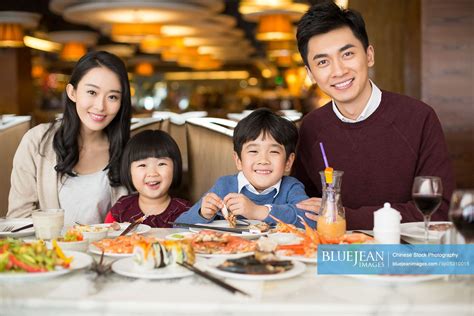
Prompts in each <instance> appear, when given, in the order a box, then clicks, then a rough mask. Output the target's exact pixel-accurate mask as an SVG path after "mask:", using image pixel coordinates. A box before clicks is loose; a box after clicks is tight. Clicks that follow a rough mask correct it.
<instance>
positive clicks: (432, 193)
mask: <svg viewBox="0 0 474 316" xmlns="http://www.w3.org/2000/svg"><path fill="white" fill-rule="evenodd" d="M411 193H412V198H413V201H414V202H415V205H416V208H417V209H418V211H420V212H421V214H423V219H424V221H425V243H426V244H427V243H428V242H429V229H428V228H429V225H430V219H431V215H432V214H433V213H434V212H435V211H436V210H437V209H438V207H439V205H440V204H441V201H442V199H443V186H442V184H441V179H440V178H439V177H428V176H423V177H416V178H415V180H414V181H413V188H412V191H411Z"/></svg>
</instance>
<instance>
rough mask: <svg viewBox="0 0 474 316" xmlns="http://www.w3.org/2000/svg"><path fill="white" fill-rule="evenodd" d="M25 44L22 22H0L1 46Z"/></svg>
mask: <svg viewBox="0 0 474 316" xmlns="http://www.w3.org/2000/svg"><path fill="white" fill-rule="evenodd" d="M21 46H23V28H22V27H21V25H20V24H14V23H4V24H0V47H21Z"/></svg>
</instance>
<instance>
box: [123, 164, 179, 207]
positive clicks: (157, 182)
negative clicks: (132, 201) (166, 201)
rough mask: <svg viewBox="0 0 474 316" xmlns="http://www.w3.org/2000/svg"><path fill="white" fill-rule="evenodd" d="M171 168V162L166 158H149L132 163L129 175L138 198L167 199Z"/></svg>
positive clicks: (171, 178) (171, 175)
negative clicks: (138, 195)
mask: <svg viewBox="0 0 474 316" xmlns="http://www.w3.org/2000/svg"><path fill="white" fill-rule="evenodd" d="M173 168H174V166H173V160H172V159H171V158H168V157H162V158H154V157H150V158H146V159H142V160H137V161H134V162H132V164H131V166H130V174H131V176H132V183H133V186H134V187H135V189H136V190H137V191H138V193H139V194H140V198H144V199H149V200H154V199H160V198H163V197H166V198H167V197H168V191H169V188H170V186H171V183H172V182H173Z"/></svg>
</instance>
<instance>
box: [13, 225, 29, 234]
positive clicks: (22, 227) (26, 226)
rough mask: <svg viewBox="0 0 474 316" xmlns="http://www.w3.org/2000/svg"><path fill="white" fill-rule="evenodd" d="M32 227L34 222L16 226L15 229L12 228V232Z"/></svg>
mask: <svg viewBox="0 0 474 316" xmlns="http://www.w3.org/2000/svg"><path fill="white" fill-rule="evenodd" d="M30 227H33V224H28V225H25V226H21V227H18V228H15V229H13V230H11V231H10V233H17V232H19V231H22V230H24V229H27V228H30Z"/></svg>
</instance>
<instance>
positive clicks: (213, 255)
mask: <svg viewBox="0 0 474 316" xmlns="http://www.w3.org/2000/svg"><path fill="white" fill-rule="evenodd" d="M254 253H255V252H253V251H249V252H240V253H197V252H195V254H196V256H198V257H202V258H223V259H237V258H240V257H245V256H249V255H253V254H254Z"/></svg>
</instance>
